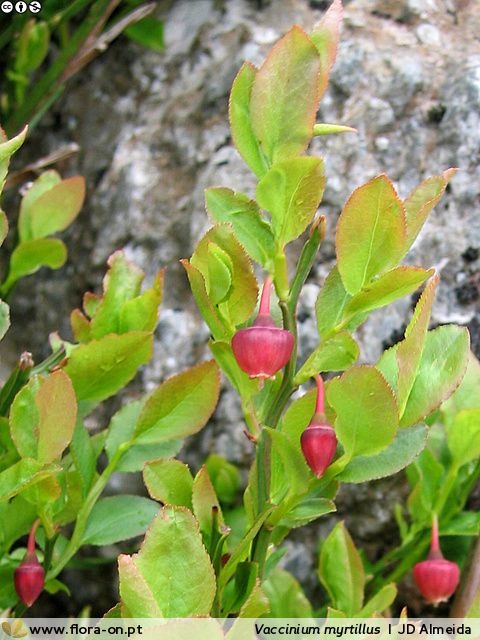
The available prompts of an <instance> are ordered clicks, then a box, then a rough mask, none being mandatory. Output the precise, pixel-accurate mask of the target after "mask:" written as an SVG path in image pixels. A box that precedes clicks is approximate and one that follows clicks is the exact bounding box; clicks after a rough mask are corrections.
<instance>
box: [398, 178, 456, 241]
mask: <svg viewBox="0 0 480 640" xmlns="http://www.w3.org/2000/svg"><path fill="white" fill-rule="evenodd" d="M456 173H457V169H447V170H446V171H444V172H443V174H442V175H440V176H432V177H431V178H427V179H426V180H424V181H423V182H422V183H421V184H419V185H418V187H415V189H414V190H413V191H412V192H411V193H410V195H409V196H408V197H407V198H406V199H405V201H404V203H403V204H404V205H405V211H406V215H407V217H406V220H407V237H406V243H405V253H406V252H407V251H408V249H409V248H410V247H411V246H412V244H413V243H414V241H415V239H416V237H417V236H418V234H419V233H420V229H421V228H422V227H423V224H424V222H425V220H426V219H427V217H428V215H429V213H430V211H431V210H432V209H433V207H434V206H435V205H436V204H437V203H438V201H439V200H440V198H441V197H442V196H443V194H444V192H445V189H446V187H447V184H448V183H449V181H450V179H451V178H452V177H453V176H454V175H455V174H456Z"/></svg>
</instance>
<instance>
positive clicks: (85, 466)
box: [70, 420, 97, 496]
mask: <svg viewBox="0 0 480 640" xmlns="http://www.w3.org/2000/svg"><path fill="white" fill-rule="evenodd" d="M70 453H71V454H72V458H73V461H74V463H75V467H76V469H77V471H78V473H79V475H80V478H81V482H82V494H83V496H86V495H87V493H88V492H89V490H90V487H91V485H92V482H93V478H94V477H95V471H96V461H97V456H96V453H95V450H94V447H93V444H92V440H91V438H90V436H89V435H88V431H87V429H86V428H85V426H84V425H83V424H82V422H81V421H80V420H77V424H76V426H75V431H74V433H73V439H72V443H71V445H70Z"/></svg>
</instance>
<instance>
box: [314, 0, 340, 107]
mask: <svg viewBox="0 0 480 640" xmlns="http://www.w3.org/2000/svg"><path fill="white" fill-rule="evenodd" d="M342 18H343V7H342V3H341V0H334V1H333V2H332V4H331V5H330V7H329V8H328V10H327V11H326V12H325V15H324V16H323V18H322V19H321V20H320V21H319V22H318V23H317V24H316V25H315V26H314V28H313V31H312V33H311V34H310V38H311V39H312V42H313V44H314V45H315V46H316V47H317V50H318V53H319V56H320V88H319V97H320V98H321V97H322V96H323V94H324V93H325V90H326V88H327V86H328V79H329V76H330V69H331V68H332V66H333V63H334V62H335V58H336V56H337V48H338V41H339V39H340V29H341V26H342Z"/></svg>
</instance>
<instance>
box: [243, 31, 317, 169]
mask: <svg viewBox="0 0 480 640" xmlns="http://www.w3.org/2000/svg"><path fill="white" fill-rule="evenodd" d="M319 69H320V59H319V56H318V52H317V49H316V48H315V45H314V44H313V42H312V41H311V40H310V38H309V37H308V36H307V34H306V33H305V32H304V31H303V30H302V29H301V28H300V27H298V26H294V27H292V28H291V29H290V31H289V32H288V33H287V34H286V35H285V36H284V37H283V38H282V39H281V40H279V42H277V44H276V45H275V46H274V47H273V49H272V50H271V52H270V54H269V56H268V58H267V59H266V60H265V62H264V63H263V65H262V66H261V67H260V69H259V70H258V72H257V74H256V76H255V79H254V81H253V86H252V93H251V98H250V114H251V121H252V128H253V131H254V133H255V136H256V138H257V140H259V142H260V147H261V149H262V150H263V153H264V154H265V156H266V157H267V158H268V160H269V161H270V162H278V161H279V160H284V159H286V158H291V157H292V156H296V155H299V154H301V153H302V152H303V151H305V149H306V148H307V146H308V143H309V142H310V139H311V138H312V135H313V125H314V124H315V114H316V112H317V108H318V100H319V96H318V89H319V87H318V85H319V81H318V78H319Z"/></svg>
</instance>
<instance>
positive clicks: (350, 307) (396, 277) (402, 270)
mask: <svg viewBox="0 0 480 640" xmlns="http://www.w3.org/2000/svg"><path fill="white" fill-rule="evenodd" d="M433 273H434V270H433V269H428V270H427V269H421V268H419V267H396V268H395V269H392V270H391V271H387V273H384V274H383V275H381V276H380V277H378V278H377V279H376V280H373V281H372V282H370V283H369V284H367V285H366V286H365V287H364V288H363V289H362V290H361V291H359V293H357V294H355V295H354V296H353V298H352V299H351V300H350V301H349V302H348V303H347V305H346V307H345V312H344V322H345V321H346V320H348V319H350V318H352V317H353V316H355V315H356V314H360V313H365V312H368V311H373V310H374V309H379V308H380V307H384V306H386V305H387V304H390V303H392V302H394V300H397V299H398V298H403V296H407V295H409V294H410V293H412V292H413V291H415V289H417V288H418V287H419V286H420V285H421V284H422V282H425V280H426V279H427V278H429V277H430V276H431V275H432V274H433Z"/></svg>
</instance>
